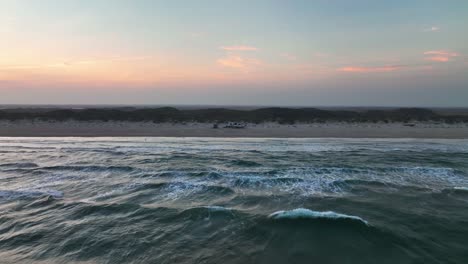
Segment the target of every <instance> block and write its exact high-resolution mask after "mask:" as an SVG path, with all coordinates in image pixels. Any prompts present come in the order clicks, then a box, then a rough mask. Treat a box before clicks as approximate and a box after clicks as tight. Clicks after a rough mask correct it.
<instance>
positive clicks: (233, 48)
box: [220, 45, 258, 51]
mask: <svg viewBox="0 0 468 264" xmlns="http://www.w3.org/2000/svg"><path fill="white" fill-rule="evenodd" d="M220 49H222V50H225V51H257V50H258V48H256V47H252V46H242V45H241V46H222V47H220Z"/></svg>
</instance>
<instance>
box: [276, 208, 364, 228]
mask: <svg viewBox="0 0 468 264" xmlns="http://www.w3.org/2000/svg"><path fill="white" fill-rule="evenodd" d="M268 217H269V218H273V219H301V218H302V219H303V218H309V219H335V220H336V219H350V220H354V221H359V222H362V223H364V224H366V225H368V223H367V221H366V220H364V219H362V218H360V217H358V216H354V215H346V214H340V213H335V212H333V211H325V212H320V211H312V210H310V209H305V208H297V209H293V210H289V211H277V212H274V213H272V214H270V215H269V216H268Z"/></svg>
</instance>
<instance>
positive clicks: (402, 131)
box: [0, 120, 468, 139]
mask: <svg viewBox="0 0 468 264" xmlns="http://www.w3.org/2000/svg"><path fill="white" fill-rule="evenodd" d="M0 136H1V137H140V136H141V137H150V136H152V137H245V138H247V137H252V138H441V139H464V138H468V124H466V123H458V124H444V123H430V122H427V123H424V122H419V123H412V124H411V125H408V124H404V123H383V122H382V123H341V122H336V123H335V122H327V123H310V124H293V125H287V124H278V123H260V124H247V125H246V127H245V128H241V129H233V128H225V127H224V124H220V125H219V128H217V129H215V128H213V124H212V123H153V122H127V121H125V122H118V121H109V122H103V121H63V122H59V121H55V122H54V121H36V120H35V121H32V120H20V121H0Z"/></svg>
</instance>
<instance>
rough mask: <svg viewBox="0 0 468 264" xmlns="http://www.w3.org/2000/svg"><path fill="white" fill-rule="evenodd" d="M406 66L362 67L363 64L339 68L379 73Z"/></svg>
mask: <svg viewBox="0 0 468 264" xmlns="http://www.w3.org/2000/svg"><path fill="white" fill-rule="evenodd" d="M403 68H405V66H403V65H387V66H379V67H361V66H347V67H343V68H339V69H338V71H341V72H352V73H378V72H393V71H398V70H401V69H403Z"/></svg>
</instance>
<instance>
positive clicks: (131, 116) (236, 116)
mask: <svg viewBox="0 0 468 264" xmlns="http://www.w3.org/2000/svg"><path fill="white" fill-rule="evenodd" d="M0 120H10V121H15V120H43V121H66V120H77V121H132V122H138V121H146V122H155V123H161V122H192V121H193V122H229V121H232V122H249V123H262V122H279V123H282V124H292V123H296V122H303V123H313V122H328V121H340V122H412V121H434V122H444V123H460V122H468V116H466V115H440V114H437V113H435V112H434V111H432V110H430V109H424V108H400V109H395V110H367V111H362V112H360V111H348V110H321V109H317V108H280V107H273V108H260V109H255V110H232V109H226V108H209V109H192V110H179V109H177V108H173V107H160V108H146V109H77V110H74V109H51V110H50V111H21V110H2V111H0Z"/></svg>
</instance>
